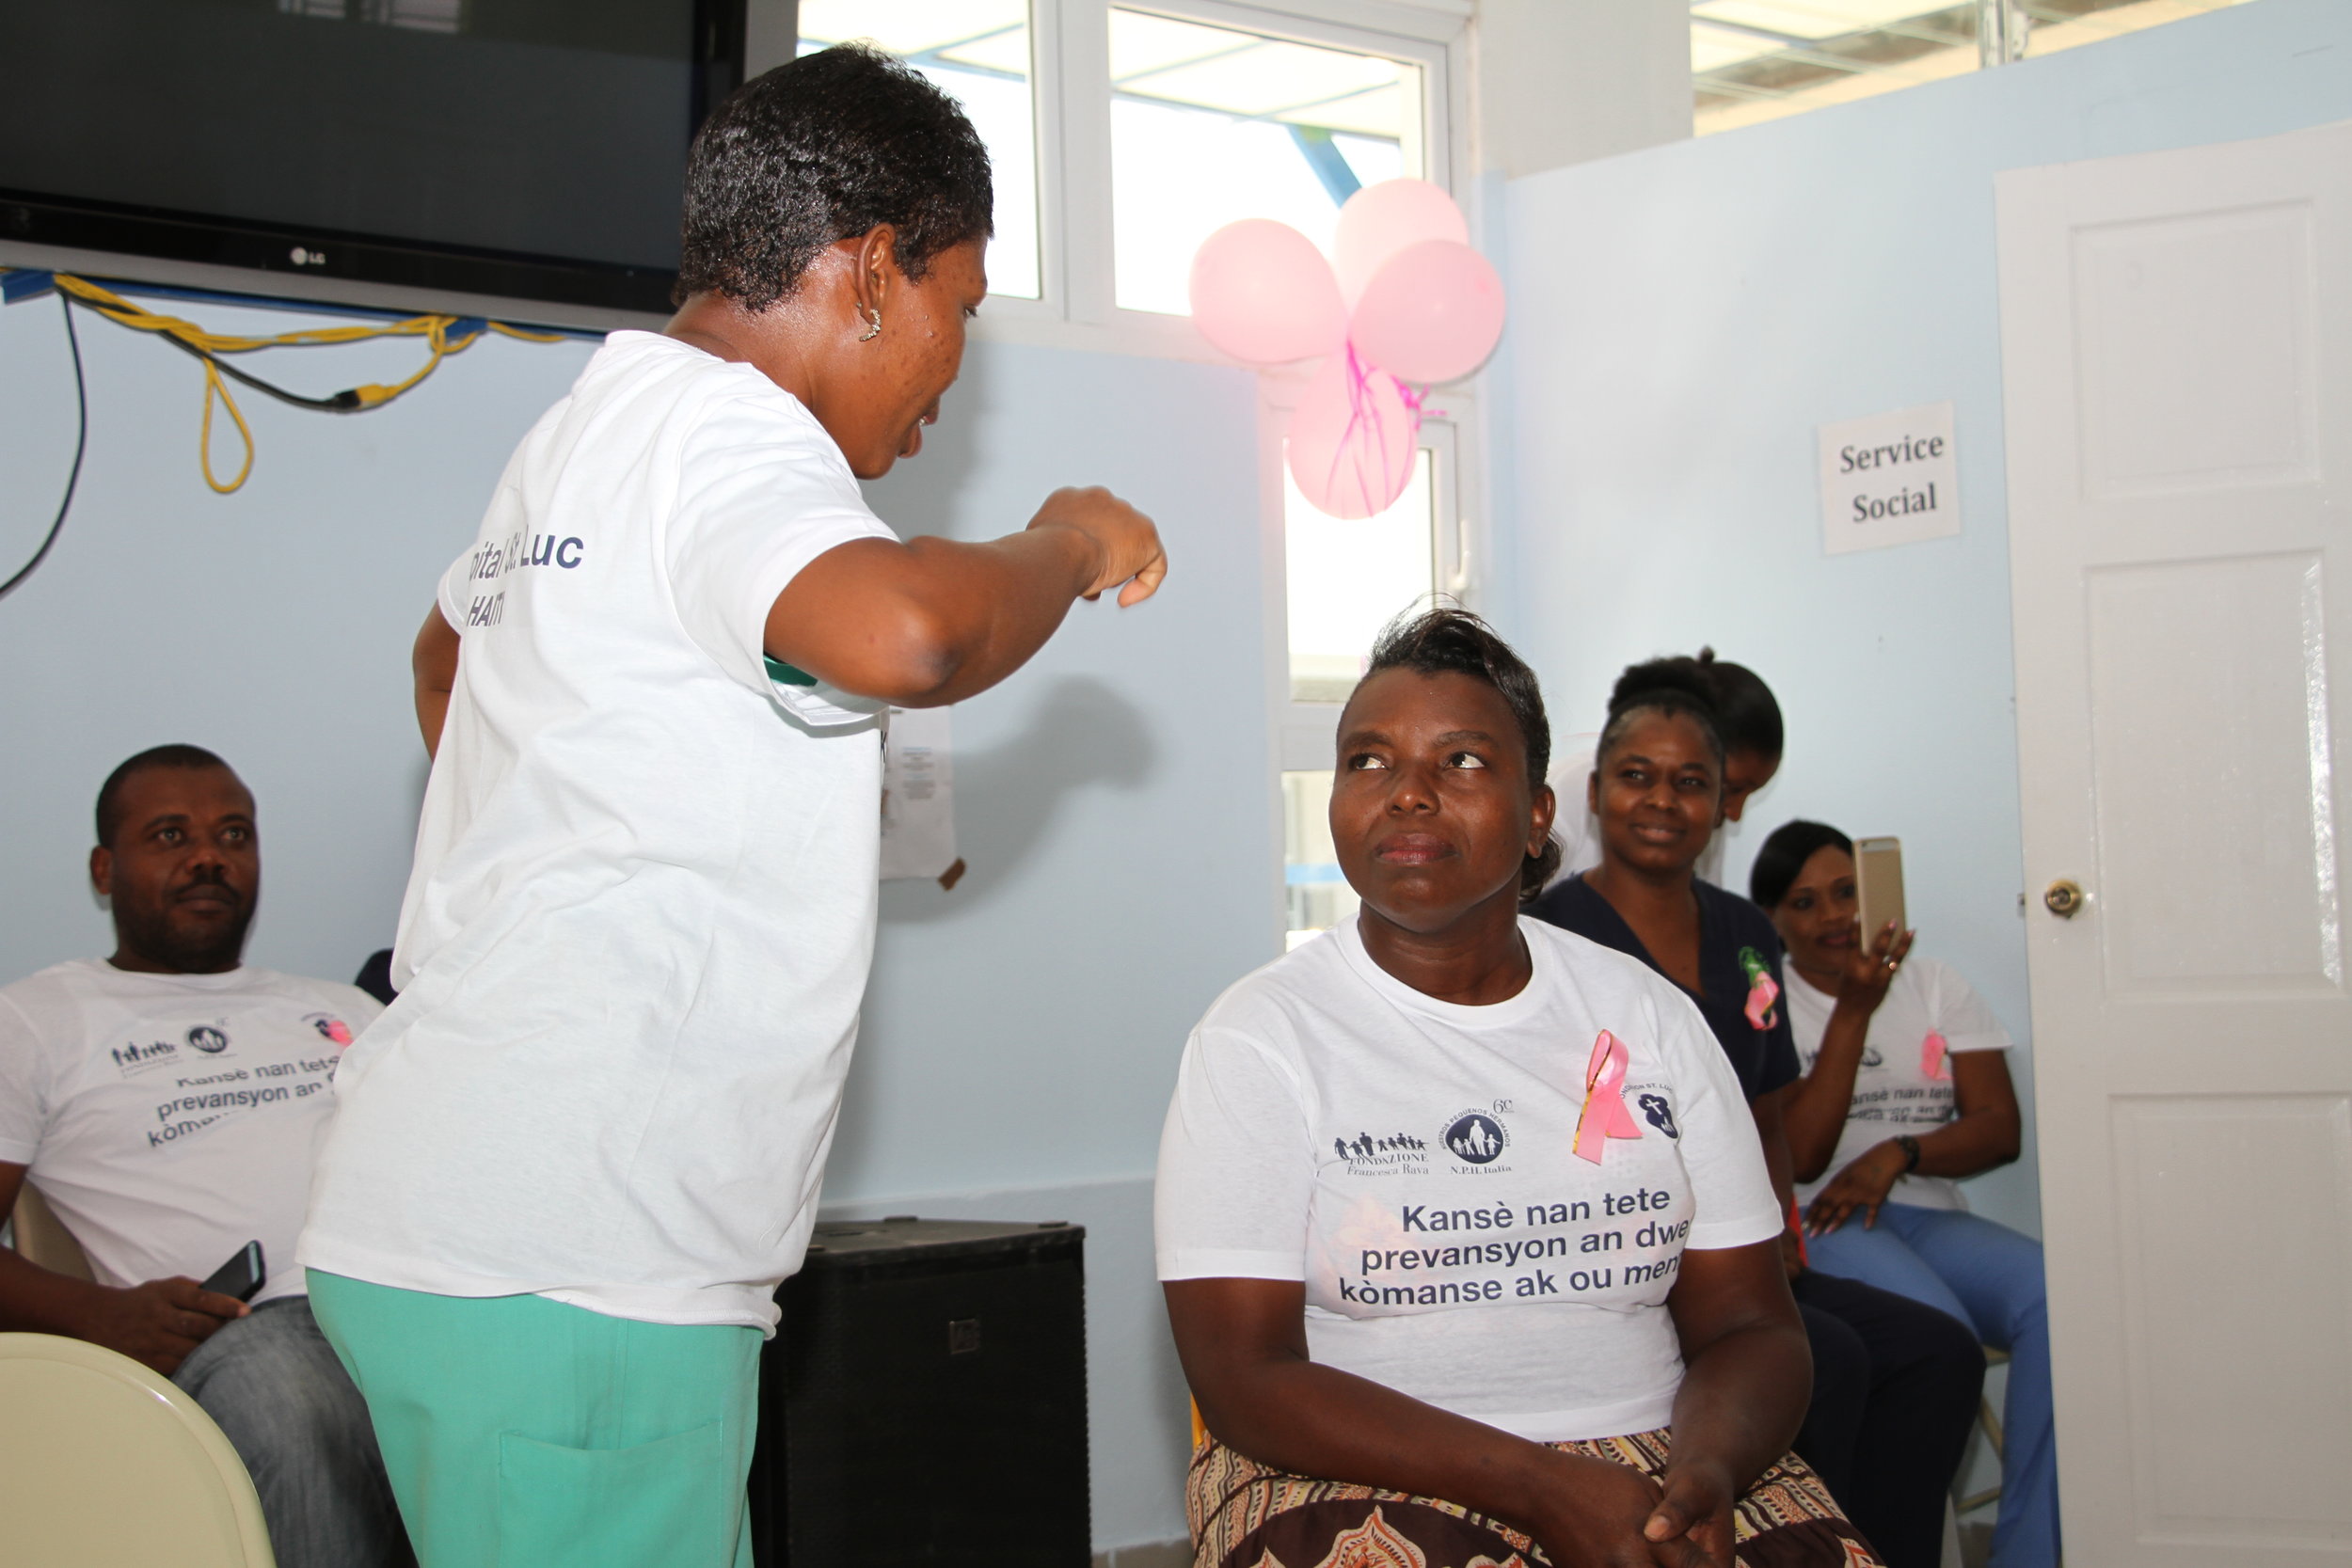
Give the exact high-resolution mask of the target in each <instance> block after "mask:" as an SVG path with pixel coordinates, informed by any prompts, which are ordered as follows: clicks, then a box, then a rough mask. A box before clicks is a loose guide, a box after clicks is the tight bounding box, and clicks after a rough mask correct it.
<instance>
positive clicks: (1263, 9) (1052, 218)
mask: <svg viewBox="0 0 2352 1568" xmlns="http://www.w3.org/2000/svg"><path fill="white" fill-rule="evenodd" d="M1114 5H1118V6H1120V8H1122V9H1127V10H1140V11H1149V12H1152V13H1153V14H1155V15H1159V16H1168V17H1174V18H1177V19H1179V20H1182V21H1188V22H1200V23H1203V24H1207V25H1210V26H1216V27H1233V28H1239V29H1241V30H1244V31H1248V32H1254V33H1262V34H1263V35H1265V36H1267V37H1269V38H1279V39H1287V40H1293V41H1295V42H1299V43H1310V44H1322V45H1326V46H1327V47H1330V48H1335V49H1348V50H1355V51H1358V52H1360V53H1364V54H1372V55H1386V56H1388V57H1389V58H1391V59H1395V60H1401V61H1405V62H1406V63H1409V64H1412V65H1416V66H1419V67H1420V68H1421V70H1422V175H1423V178H1425V179H1427V180H1429V181H1430V182H1433V183H1435V184H1438V185H1442V186H1444V187H1445V188H1446V189H1447V190H1448V191H1450V192H1452V193H1453V194H1454V199H1455V200H1456V201H1458V202H1460V203H1461V205H1462V208H1463V211H1464V213H1465V214H1468V215H1469V216H1470V229H1471V231H1472V232H1473V233H1475V232H1477V231H1478V229H1479V221H1478V218H1479V214H1478V213H1477V212H1476V211H1475V210H1474V207H1475V198H1476V195H1477V189H1476V184H1475V182H1473V181H1472V180H1471V179H1470V119H1469V109H1470V15H1471V6H1470V0H1265V3H1261V4H1254V5H1253V4H1242V3H1240V0H1029V62H1030V63H1029V82H1030V102H1031V106H1032V112H1033V114H1034V115H1035V117H1036V119H1035V123H1034V134H1035V137H1036V146H1037V198H1038V199H1037V211H1038V290H1039V297H1038V298H1036V299H1023V298H1020V297H1018V296H1015V295H1009V294H991V295H989V297H988V301H987V303H986V304H984V305H983V306H982V307H981V308H980V313H979V315H978V317H977V319H976V320H975V321H974V323H973V326H972V333H971V336H972V341H975V342H982V343H989V342H1003V343H1019V344H1026V345H1031V346H1036V347H1044V348H1074V349H1083V350H1088V351H1091V352H1095V353H1111V354H1128V355H1138V356H1148V357H1153V358H1165V359H1188V360H1194V361H1199V362H1203V363H1208V364H1220V365H1223V364H1231V363H1232V360H1230V359H1228V358H1227V357H1226V356H1224V355H1222V354H1219V353H1218V352H1217V351H1216V349H1214V348H1212V347H1210V346H1209V344H1208V342H1207V341H1205V340H1204V339H1202V338H1201V336H1200V333H1199V332H1198V331H1196V330H1194V328H1193V325H1192V323H1191V321H1190V319H1189V318H1188V317H1184V316H1171V315H1163V314H1160V313H1159V312H1157V311H1152V310H1127V309H1120V307H1119V305H1118V286H1117V273H1116V270H1115V269H1116V266H1117V258H1116V256H1115V254H1114V252H1113V245H1114V238H1113V230H1112V222H1111V216H1112V200H1113V192H1112V180H1111V139H1110V138H1111V97H1110V11H1111V8H1112V7H1113V6H1114Z"/></svg>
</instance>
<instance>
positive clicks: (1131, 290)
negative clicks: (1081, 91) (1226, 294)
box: [1110, 8, 1422, 315]
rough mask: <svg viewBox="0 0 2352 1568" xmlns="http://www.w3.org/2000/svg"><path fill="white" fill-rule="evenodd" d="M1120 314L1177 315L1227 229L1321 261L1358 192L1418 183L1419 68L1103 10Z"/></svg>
mask: <svg viewBox="0 0 2352 1568" xmlns="http://www.w3.org/2000/svg"><path fill="white" fill-rule="evenodd" d="M1110 44H1111V227H1112V244H1113V246H1114V248H1115V250H1116V252H1117V273H1118V299H1119V304H1120V309H1128V310H1158V311H1165V312H1168V313H1170V314H1174V315H1183V314H1184V313H1185V312H1186V311H1187V310H1188V309H1190V307H1189V305H1188V304H1187V302H1186V300H1185V284H1186V280H1187V279H1188V278H1189V277H1190V275H1191V271H1192V253H1193V252H1194V251H1196V250H1198V249H1200V242H1201V241H1202V240H1205V239H1207V238H1208V237H1209V236H1210V235H1211V234H1212V233H1214V232H1216V230H1219V229H1221V228H1223V227H1224V226H1225V225H1227V224H1229V223H1232V222H1233V221H1234V220H1235V219H1237V218H1255V217H1263V218H1276V219H1279V220H1280V221H1281V222H1283V223H1287V224H1289V225H1290V226H1291V227H1292V228H1294V229H1296V230H1299V231H1300V232H1301V233H1304V234H1305V235H1306V236H1307V237H1308V238H1309V239H1311V240H1312V241H1314V242H1315V243H1316V244H1317V245H1322V246H1324V247H1325V248H1326V249H1328V248H1329V246H1330V244H1331V230H1332V226H1333V224H1334V223H1335V222H1336V221H1337V219H1338V216H1339V210H1340V203H1341V202H1343V201H1344V200H1346V199H1347V198H1349V197H1350V196H1353V195H1354V194H1355V193H1356V191H1357V190H1358V188H1359V187H1360V186H1363V185H1369V184H1374V183H1376V182H1379V181H1382V180H1393V179H1395V178H1396V177H1397V176H1399V175H1407V174H1409V175H1418V174H1420V173H1421V172H1422V157H1421V125H1422V79H1421V78H1422V72H1421V68H1420V67H1419V66H1415V65H1407V64H1405V63H1402V62H1400V61H1396V60H1391V59H1387V58H1385V57H1383V56H1381V55H1359V54H1356V53H1353V52H1351V51H1348V50H1344V49H1328V48H1323V47H1320V46H1316V45H1311V44H1304V43H1292V42H1289V41H1287V40H1280V39H1269V38H1261V37H1259V36H1258V35H1257V34H1255V33H1243V32H1236V31H1234V30H1233V29H1232V28H1229V27H1212V26H1209V25H1207V24H1203V23H1198V22H1180V21H1177V20H1176V19H1174V18H1172V17H1165V16H1152V15H1148V14H1146V13H1144V12H1142V11H1130V10H1121V9H1119V8H1112V10H1111V13H1110Z"/></svg>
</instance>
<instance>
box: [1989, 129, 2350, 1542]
mask: <svg viewBox="0 0 2352 1568" xmlns="http://www.w3.org/2000/svg"><path fill="white" fill-rule="evenodd" d="M1999 214H2000V268H2001V318H2002V327H2001V344H2002V356H2003V386H2004V389H2005V390H2004V395H2005V400H2006V405H2007V406H2006V415H2007V424H2008V444H2009V487H2010V554H2011V572H2012V576H2013V582H2012V589H2013V601H2012V602H2013V607H2014V614H2015V617H2016V626H2015V633H2016V648H2017V727H2018V741H2019V752H2020V766H2021V773H2022V785H2023V793H2024V805H2025V852H2026V864H2025V871H2026V889H2027V898H2028V909H2027V911H2026V921H2027V929H2028V931H2029V933H2030V940H2029V942H2028V950H2029V954H2030V961H2031V966H2032V978H2033V1023H2034V1040H2033V1044H2034V1064H2035V1076H2034V1088H2035V1094H2036V1096H2037V1100H2038V1103H2039V1113H2040V1121H2041V1155H2042V1221H2043V1227H2044V1236H2045V1244H2046V1247H2047V1253H2048V1262H2049V1281H2050V1309H2051V1329H2052V1336H2053V1341H2054V1343H2053V1354H2054V1357H2055V1359H2056V1362H2057V1393H2058V1469H2059V1481H2060V1487H2061V1497H2062V1503H2061V1507H2062V1512H2063V1514H2064V1521H2063V1522H2064V1528H2065V1536H2066V1559H2067V1561H2068V1563H2069V1564H2070V1568H2105V1565H2106V1564H2122V1563H2131V1564H2180V1565H2183V1568H2186V1565H2188V1564H2197V1565H2198V1568H2207V1565H2212V1564H2229V1563H2281V1564H2283V1563H2289V1562H2293V1563H2297V1564H2309V1563H2312V1561H2313V1560H2314V1557H2315V1556H2316V1558H2317V1559H2318V1560H2343V1559H2345V1558H2352V1001H2347V996H2346V990H2345V980H2344V885H2343V875H2344V864H2343V858H2342V856H2341V854H2340V851H2339V847H2338V832H2339V829H2338V825H2339V824H2340V823H2342V822H2344V820H2345V818H2346V806H2347V803H2352V802H2347V799H2346V794H2345V790H2344V784H2343V781H2342V775H2341V772H2340V768H2342V767H2343V766H2344V764H2345V763H2346V762H2352V752H2347V750H2346V748H2345V744H2344V741H2345V732H2346V725H2347V723H2352V127H2338V128H2333V129H2328V130H2325V131H2316V132H2307V133H2303V134H2300V135H2291V136H2280V137H2273V138H2270V139H2267V140H2263V141H2254V142H2243V143H2236V144H2232V145H2227V146H2220V147H2209V148H2199V149H2193V150H2187V151H2183V152H2169V153H2160V154H2153V155H2150V156H2145V157H2135V158H2118V159H2109V160H2104V161H2101V162H2097V163H2085V164H2074V165H2066V166H2058V167H2052V168H2039V169H2026V170H2021V171H2018V172H2016V173H2014V174H2010V175H2005V176H2003V177H2002V179H2001V181H2000V183H1999ZM2339 673H2341V674H2343V675H2344V676H2345V677H2346V681H2347V685H2346V686H2345V687H2344V688H2341V689H2340V688H2338V686H2337V685H2336V680H2335V677H2336V676H2337V675H2338V674H2339ZM2061 879H2071V880H2073V881H2074V882H2076V883H2078V884H2080V886H2081V888H2082V890H2083V892H2084V895H2085V899H2084V902H2083V903H2082V905H2081V907H2080V909H2079V911H2077V912H2076V913H2074V915H2073V916H2072V917H2071V918H2061V917H2060V916H2059V915H2058V914H2057V913H2054V912H2052V911H2051V910H2050V909H2048V908H2046V907H2045V905H2044V899H2043V893H2044V890H2045V889H2046V888H2048V887H2049V886H2050V884H2052V883H2054V882H2058V881H2059V880H2061Z"/></svg>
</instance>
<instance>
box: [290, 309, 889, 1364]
mask: <svg viewBox="0 0 2352 1568" xmlns="http://www.w3.org/2000/svg"><path fill="white" fill-rule="evenodd" d="M890 537H892V535H891V533H890V531H888V530H887V529H886V528H884V527H883V526H882V523H881V522H879V521H878V520H877V519H876V518H875V517H874V515H873V514H872V513H871V512H869V511H868V510H867V509H866V503H865V500H864V499H863V498H862V497H861V496H860V494H859V491H858V486H857V482H856V480H855V479H854V478H853V477H852V476H851V474H850V468H849V465H848V463H847V462H846V461H845V460H844V459H843V457H842V455H841V452H840V451H839V449H838V448H837V447H835V446H834V442H833V440H832V438H831V437H830V436H827V435H826V434H825V431H824V429H823V427H822V426H820V425H819V424H818V422H817V420H816V419H815V418H814V417H813V416H812V415H810V413H809V412H808V411H807V410H806V409H805V408H803V406H802V405H801V404H800V403H799V402H798V401H796V400H795V399H794V398H792V397H791V396H790V395H788V394H787V393H786V392H784V391H782V390H781V389H779V388H777V387H776V386H775V385H774V384H773V383H771V382H770V381H769V380H768V379H767V378H766V377H765V376H763V375H761V374H760V373H759V372H757V371H755V370H754V369H752V368H751V367H750V366H748V365H741V364H729V363H726V362H724V361H722V360H720V359H717V358H714V357H713V356H709V355H707V354H705V353H703V352H702V351H701V350H699V349H696V348H692V347H690V346H688V345H687V344H685V343H682V342H679V341H676V340H675V339H671V338H664V337H658V336H655V335H653V334H650V333H644V332H616V333H614V334H613V335H612V337H611V338H610V339H608V340H607V341H606V342H605V345H604V347H603V348H602V349H601V350H599V351H598V352H597V354H596V356H595V357H594V358H593V359H591V360H590V361H589V363H588V366H587V369H586V370H584V371H583V372H581V373H580V380H579V381H578V382H577V383H576V384H575V385H574V386H573V388H572V390H571V392H570V394H569V395H568V396H566V397H565V398H564V400H563V401H562V402H560V403H558V404H556V405H555V406H554V407H553V408H551V409H549V410H548V413H547V414H546V416H545V417H543V418H542V419H541V420H539V422H538V424H537V425H535V426H534V427H532V431H531V434H530V435H529V436H525V437H524V439H523V443H522V446H521V447H520V449H518V450H517V451H516V453H515V456H514V458H513V459H512V460H511V461H510V462H509V463H508V465H507V467H506V472H505V475H504V477H503V478H501V480H500V482H499V488H498V494H497V496H496V498H495V499H493V500H492V501H491V503H490V508H489V513H488V515H487V516H486V517H485V519H484V521H483V525H482V531H481V533H480V536H479V538H478V541H477V543H476V544H475V546H473V548H471V549H470V550H469V551H468V552H467V553H466V554H465V555H464V556H462V557H460V558H459V559H458V561H457V562H456V564H455V565H454V566H453V567H452V568H451V569H450V572H449V575H448V576H447V577H446V578H443V580H442V583H441V592H440V606H441V613H442V614H443V615H444V616H445V617H446V618H447V619H448V620H449V623H450V624H451V625H452V626H455V627H456V628H458V630H459V631H460V632H461V633H462V634H463V637H464V642H463V645H462V652H461V654H460V657H459V658H458V665H457V686H456V689H455V692H454V694H453V697H452V700H451V703H450V708H449V719H448V722H447V725H446V727H445V728H444V730H443V731H442V736H441V746H440V752H439V755H438V758H437V761H436V763H435V764H434V768H433V772H432V777H431V781H430V783H429V784H427V785H426V788H425V798H424V815H423V821H422V823H421V826H420V828H419V830H418V833H417V858H416V866H415V869H414V871H413V872H412V874H411V876H410V879H409V883H408V894H407V898H406V900H405V903H404V905H403V907H402V910H401V924H400V933H399V941H398V942H397V944H396V949H395V958H394V960H393V966H392V969H393V977H394V981H395V983H396V984H399V985H400V986H402V988H403V990H402V992H401V995H400V999H399V1000H398V1002H396V1003H395V1004H394V1005H393V1006H392V1007H391V1008H390V1010H389V1011H388V1012H387V1013H386V1014H385V1015H384V1018H383V1020H382V1022H380V1023H379V1024H378V1025H377V1026H376V1027H375V1028H373V1029H372V1030H370V1031H369V1032H368V1034H367V1036H366V1037H365V1038H363V1039H362V1040H361V1041H360V1042H359V1043H358V1045H357V1046H356V1047H354V1048H353V1050H352V1053H351V1055H350V1058H349V1060H348V1061H347V1062H346V1063H345V1065H344V1068H343V1071H342V1076H341V1079H340V1080H339V1082H338V1083H337V1085H336V1092H337V1099H338V1102H339V1111H338V1115H337V1117H336V1122H335V1126H334V1129H333V1132H332V1133H331V1134H330V1136H329V1137H328V1139H327V1144H326V1151H325V1153H324V1155H323V1156H322V1158H321V1161H320V1169H319V1180H318V1189H317V1193H316V1196H314V1198H313V1199H312V1203H311V1210H310V1226H309V1228H308V1229H307V1231H306V1232H305V1234H304V1237H303V1243H302V1259H303V1261H304V1262H305V1263H307V1264H308V1265H309V1266H310V1267H312V1268H316V1269H323V1270H326V1271H329V1272H331V1273H336V1274H342V1275H351V1276H354V1277H357V1278H359V1279H365V1280H369V1281H373V1282H374V1283H377V1284H383V1285H391V1286H397V1287H401V1288H404V1289H407V1290H413V1291H432V1292H436V1293H439V1294H444V1295H460V1296H480V1295H503V1294H516V1293H520V1292H525V1291H531V1292H536V1293H539V1294H544V1295H547V1296H550V1297H552V1298H554V1299H555V1300H558V1301H564V1302H569V1303H572V1304H574V1305H577V1306H581V1307H590V1308H592V1309H594V1310H596V1311H601V1312H606V1313H610V1314H612V1315H614V1316H617V1317H627V1318H634V1319H639V1320H642V1321H645V1322H650V1323H740V1324H746V1325H749V1326H754V1327H759V1328H763V1329H764V1328H769V1327H771V1326H772V1324H773V1323H774V1322H775V1318H776V1312H775V1307H774V1305H773V1303H772V1301H771V1296H772V1294H773V1292H774V1291H775V1288H776V1286H777V1284H778V1283H779V1282H780V1281H781V1280H782V1279H783V1278H784V1277H785V1276H786V1275H789V1274H791V1273H792V1272H793V1271H794V1270H795V1269H797V1268H798V1267H799V1266H800V1261H801V1256H802V1253H803V1248H804V1247H805V1245H806V1243H807V1240H808V1234H809V1230H810V1227H811V1226H812V1225H813V1224H814V1222H815V1215H816V1202H817V1188H818V1179H819V1177H820V1176H821V1175H822V1173H823V1169H824V1163H825V1152H826V1149H827V1147H828V1146H829V1145H830V1143H831V1141H832V1137H833V1128H834V1114H835V1112H836V1111H837V1110H838V1108H839V1105H840V1100H841V1082H842V1077H843V1075H844V1073H845V1072H846V1071H847V1070H848V1068H849V1061H850V1047H851V1045H852V1043H853V1042H854V1040H855V1037H856V1033H857V1018H858V1006H859V1002H860V999H861V997H862V995H863V993H864V990H865V986H866V968H867V963H868V960H869V959H870V958H871V956H872V951H873V939H874V905H875V896H876V895H875V889H876V881H875V869H876V846H877V840H878V835H879V832H880V820H881V810H880V805H879V801H880V799H881V789H882V740H881V734H880V721H879V719H878V717H877V714H878V713H879V711H880V709H881V708H882V705H880V704H860V703H859V702H858V701H857V700H856V699H850V698H843V697H841V696H840V695H839V694H838V693H832V692H829V691H827V690H826V689H822V688H811V687H808V686H805V685H799V684H791V683H788V682H787V681H786V680H784V679H783V678H779V679H777V680H771V678H770V673H769V670H768V669H767V668H766V661H765V658H764V655H763V653H762V651H761V643H762V641H763V632H764V627H765V625H766V621H767V616H768V611H769V609H770V607H771V604H772V603H773V602H774V600H775V597H776V595H777V594H779V593H781V592H782V591H783V590H784V588H785V586H786V585H787V583H789V582H790V581H791V580H792V578H794V576H795V575H797V574H798V573H799V572H800V571H801V569H802V568H803V566H805V565H807V564H808V563H809V562H811V561H813V560H815V559H816V558H817V557H818V555H821V554H823V553H824V552H825V551H827V550H830V549H833V548H834V547H835V546H840V545H843V544H846V543H848V542H850V541H852V540H858V539H868V538H880V539H887V538H890ZM777 668H779V669H782V668H783V667H782V666H779V667H777ZM803 678H804V677H803Z"/></svg>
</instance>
